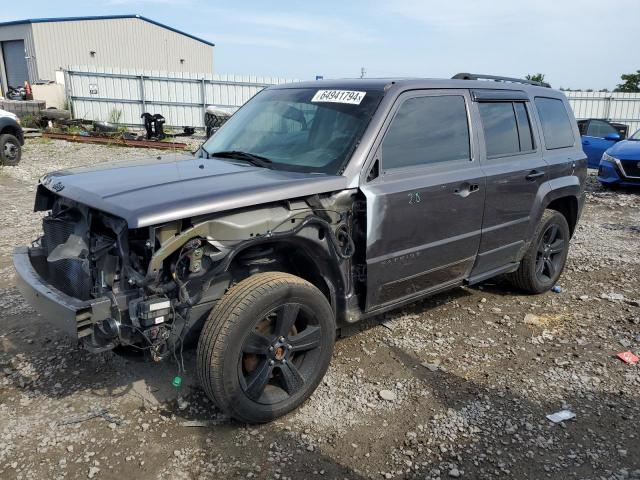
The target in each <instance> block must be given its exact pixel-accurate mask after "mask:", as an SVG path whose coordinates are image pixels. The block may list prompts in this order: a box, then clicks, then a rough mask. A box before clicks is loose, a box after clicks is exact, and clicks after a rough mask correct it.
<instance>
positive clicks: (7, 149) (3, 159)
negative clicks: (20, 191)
mask: <svg viewBox="0 0 640 480" xmlns="http://www.w3.org/2000/svg"><path fill="white" fill-rule="evenodd" d="M20 158H22V148H21V147H20V142H19V141H18V139H17V138H16V137H14V136H13V135H11V134H9V133H5V134H2V135H0V165H5V166H8V167H13V166H15V165H17V164H18V163H20Z"/></svg>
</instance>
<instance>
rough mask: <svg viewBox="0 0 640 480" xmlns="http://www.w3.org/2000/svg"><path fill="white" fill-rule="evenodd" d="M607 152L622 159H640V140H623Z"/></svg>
mask: <svg viewBox="0 0 640 480" xmlns="http://www.w3.org/2000/svg"><path fill="white" fill-rule="evenodd" d="M607 153H608V154H609V155H611V156H613V157H616V158H618V159H620V160H638V161H640V141H637V140H623V141H621V142H618V143H616V144H615V145H613V146H612V147H611V148H609V149H608V150H607Z"/></svg>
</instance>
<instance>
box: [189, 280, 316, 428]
mask: <svg viewBox="0 0 640 480" xmlns="http://www.w3.org/2000/svg"><path fill="white" fill-rule="evenodd" d="M291 283H297V284H299V285H300V286H302V287H304V288H308V289H311V290H313V291H314V292H318V293H320V295H322V293H321V292H320V290H318V289H317V288H316V287H315V286H314V285H313V284H311V283H309V282H307V281H306V280H304V279H302V278H300V277H296V276H295V275H291V274H289V273H284V272H263V273H257V274H255V275H252V276H250V277H249V278H247V279H245V280H243V281H241V282H239V283H237V284H236V285H234V286H232V287H231V288H230V289H229V290H228V291H227V292H226V293H225V294H224V296H223V297H222V298H221V299H220V300H219V301H218V302H217V304H216V306H215V307H214V308H213V310H212V311H211V314H210V315H209V318H208V320H207V322H206V323H205V326H204V328H203V329H202V332H201V334H200V340H199V341H198V352H197V371H198V377H199V380H200V385H201V386H202V388H203V389H204V391H205V393H206V394H207V395H208V396H209V398H211V399H212V400H213V401H214V402H215V403H216V404H217V406H218V407H219V408H220V409H221V410H223V411H224V412H227V413H232V416H233V417H234V418H236V419H238V420H242V421H245V422H247V423H251V422H252V419H247V418H242V416H241V415H239V413H238V412H237V411H236V410H235V409H234V408H233V405H232V404H231V403H230V402H228V401H227V400H226V399H225V398H224V396H223V395H221V394H220V393H221V392H219V391H218V388H217V386H216V385H214V384H217V385H221V384H222V372H223V371H224V364H223V360H224V351H225V349H226V348H227V346H228V344H227V341H226V338H227V335H228V334H229V332H230V331H231V330H232V328H233V327H234V325H235V324H236V323H237V322H238V321H239V320H240V314H241V312H242V311H244V310H245V309H246V308H248V307H249V306H250V305H251V304H252V303H253V302H254V301H255V300H257V299H258V298H260V297H261V296H263V295H267V294H268V292H269V290H271V289H273V288H274V287H276V286H280V285H283V284H284V285H287V284H291Z"/></svg>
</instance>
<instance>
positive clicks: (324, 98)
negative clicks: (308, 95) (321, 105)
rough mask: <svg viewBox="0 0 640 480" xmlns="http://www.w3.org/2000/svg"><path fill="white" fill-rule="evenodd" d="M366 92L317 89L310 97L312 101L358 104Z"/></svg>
mask: <svg viewBox="0 0 640 480" xmlns="http://www.w3.org/2000/svg"><path fill="white" fill-rule="evenodd" d="M366 94H367V92H357V91H354V90H318V91H317V92H316V94H315V95H314V96H313V98H312V99H311V101H312V102H331V103H351V104H353V105H360V102H362V99H363V98H364V96H365V95H366Z"/></svg>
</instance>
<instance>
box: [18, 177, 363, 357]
mask: <svg viewBox="0 0 640 480" xmlns="http://www.w3.org/2000/svg"><path fill="white" fill-rule="evenodd" d="M355 197H356V192H355V191H354V190H347V191H342V192H340V193H337V194H327V195H314V196H312V197H308V198H304V199H300V200H295V201H284V202H278V203H277V204H269V205H265V206H256V207H251V208H247V209H243V210H236V211H232V212H225V213H221V214H213V215H204V216H200V217H191V218H188V219H181V220H175V221H171V222H167V223H165V224H161V225H155V226H151V227H143V228H138V229H129V228H128V226H127V223H126V221H125V220H123V219H120V218H118V217H115V216H113V215H110V214H107V213H104V212H102V211H98V210H95V209H92V208H90V207H87V206H85V205H82V204H79V203H76V202H74V201H72V200H69V199H66V198H64V197H61V196H58V195H55V194H53V193H52V192H50V191H48V190H46V189H42V188H41V189H39V191H38V195H37V198H36V210H43V211H49V213H48V215H47V216H46V217H44V219H43V235H42V237H41V238H40V239H39V240H38V241H36V242H35V243H34V244H33V245H32V247H31V248H28V249H27V248H19V249H17V250H16V251H15V252H14V264H15V267H16V271H17V274H18V275H17V277H18V282H17V283H18V287H19V289H20V290H21V292H22V293H23V295H24V296H25V298H26V299H27V300H28V301H29V302H30V303H31V304H32V305H33V306H34V307H35V308H36V310H38V311H39V312H40V313H42V314H43V315H44V316H45V317H47V318H48V319H50V320H51V321H52V322H53V323H54V324H55V325H56V326H57V327H59V328H60V329H61V330H63V331H64V332H66V333H67V334H69V335H71V336H74V337H76V338H78V339H80V340H81V341H82V342H83V344H84V345H85V347H86V348H87V349H89V350H90V351H92V352H100V351H105V350H110V349H113V348H116V347H130V350H135V351H138V352H142V353H144V354H145V355H149V356H150V357H151V358H152V359H154V360H161V359H163V358H165V357H166V356H168V355H170V354H172V353H173V352H174V351H175V350H176V349H177V348H178V347H181V346H182V345H184V344H185V343H186V342H189V341H191V340H193V339H195V338H197V337H196V335H197V333H198V332H199V330H200V329H201V328H202V324H203V322H204V320H205V319H206V316H207V315H208V313H209V312H210V310H211V308H213V306H214V305H215V302H216V301H217V300H218V299H220V298H221V297H222V295H223V294H224V293H225V291H226V290H227V289H228V288H229V286H230V285H231V284H233V283H234V282H238V281H240V280H242V279H244V278H246V277H248V276H250V275H252V274H254V273H257V272H260V271H268V270H287V271H295V272H296V273H297V274H298V275H300V276H302V277H304V278H307V279H309V280H310V281H313V283H314V284H316V285H322V286H324V287H323V290H325V293H326V294H327V296H328V297H329V298H331V299H332V303H333V304H334V308H336V305H335V302H336V300H335V299H336V298H338V299H340V298H345V297H346V296H347V293H348V291H351V290H352V285H350V278H351V275H350V271H351V268H352V265H351V257H352V255H353V253H354V251H355V245H354V241H353V240H352V228H353V218H352V212H353V205H354V203H355ZM336 289H338V290H339V292H337V293H338V294H336ZM337 301H339V300H337Z"/></svg>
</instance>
